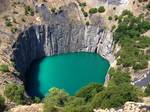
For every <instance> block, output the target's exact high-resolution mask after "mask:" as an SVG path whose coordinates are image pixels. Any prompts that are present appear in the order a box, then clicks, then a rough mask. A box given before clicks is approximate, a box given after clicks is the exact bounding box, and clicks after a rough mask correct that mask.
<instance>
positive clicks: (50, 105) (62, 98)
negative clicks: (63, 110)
mask: <svg viewBox="0 0 150 112" xmlns="http://www.w3.org/2000/svg"><path fill="white" fill-rule="evenodd" d="M68 96H69V95H68V93H66V92H65V91H64V90H62V89H58V88H51V89H50V90H49V93H48V95H47V96H46V97H45V99H44V112H49V110H51V111H52V110H53V111H54V112H55V111H56V110H57V108H58V107H63V106H64V105H65V103H66V102H67V100H68ZM53 111H52V112H53Z"/></svg>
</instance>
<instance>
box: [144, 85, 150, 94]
mask: <svg viewBox="0 0 150 112" xmlns="http://www.w3.org/2000/svg"><path fill="white" fill-rule="evenodd" d="M144 92H145V95H146V96H150V84H148V85H147V87H146V89H145V91H144Z"/></svg>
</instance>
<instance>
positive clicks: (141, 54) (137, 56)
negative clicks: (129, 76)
mask: <svg viewBox="0 0 150 112" xmlns="http://www.w3.org/2000/svg"><path fill="white" fill-rule="evenodd" d="M118 23H119V25H118V28H117V29H116V31H115V34H114V39H115V40H116V42H119V44H120V45H121V47H122V48H121V50H120V52H119V56H120V57H119V58H118V63H117V64H118V65H122V66H123V67H132V68H133V69H134V70H141V69H145V68H147V67H148V61H149V60H150V54H149V51H150V38H149V37H147V36H142V34H143V33H145V32H147V31H148V30H150V22H149V21H145V20H144V17H143V16H139V17H135V16H134V15H133V14H132V13H131V12H130V11H127V10H125V11H124V12H123V13H122V15H121V16H120V17H119V19H118Z"/></svg>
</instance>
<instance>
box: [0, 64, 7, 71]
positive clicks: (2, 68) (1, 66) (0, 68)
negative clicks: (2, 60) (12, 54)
mask: <svg viewBox="0 0 150 112" xmlns="http://www.w3.org/2000/svg"><path fill="white" fill-rule="evenodd" d="M0 71H1V72H9V68H8V65H4V64H3V65H0Z"/></svg>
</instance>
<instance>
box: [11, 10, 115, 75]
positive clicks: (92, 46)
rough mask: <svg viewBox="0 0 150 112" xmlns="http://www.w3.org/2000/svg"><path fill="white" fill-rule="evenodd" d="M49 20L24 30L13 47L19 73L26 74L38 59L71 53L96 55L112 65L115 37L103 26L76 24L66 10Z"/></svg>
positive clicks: (79, 22) (53, 15)
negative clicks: (92, 53) (82, 52)
mask: <svg viewBox="0 0 150 112" xmlns="http://www.w3.org/2000/svg"><path fill="white" fill-rule="evenodd" d="M48 20H49V21H48ZM48 20H47V21H48V22H47V24H44V25H32V26H31V27H29V28H27V29H26V30H24V31H23V32H22V33H21V34H20V35H19V37H18V40H17V41H16V42H15V44H14V45H13V49H14V51H13V55H12V56H13V60H14V62H15V64H16V69H17V70H18V71H19V72H21V73H23V74H24V73H25V71H26V70H27V69H28V68H29V66H30V64H31V63H32V61H34V60H35V59H38V58H41V57H43V56H52V55H57V54H61V53H69V52H80V51H85V52H95V53H98V54H100V55H102V56H104V57H105V58H106V59H108V60H109V61H110V62H112V61H113V59H114V58H113V56H112V54H111V53H112V46H113V38H112V35H111V33H110V32H109V31H105V30H104V29H103V28H101V26H100V25H90V26H86V25H84V24H83V23H82V22H81V21H74V20H73V19H70V16H69V13H68V12H67V11H66V10H65V9H62V10H61V11H59V12H58V13H57V14H56V13H55V14H50V16H49V17H48Z"/></svg>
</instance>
